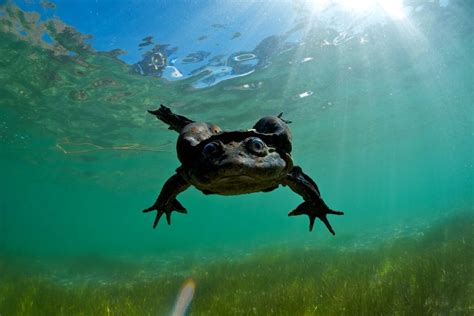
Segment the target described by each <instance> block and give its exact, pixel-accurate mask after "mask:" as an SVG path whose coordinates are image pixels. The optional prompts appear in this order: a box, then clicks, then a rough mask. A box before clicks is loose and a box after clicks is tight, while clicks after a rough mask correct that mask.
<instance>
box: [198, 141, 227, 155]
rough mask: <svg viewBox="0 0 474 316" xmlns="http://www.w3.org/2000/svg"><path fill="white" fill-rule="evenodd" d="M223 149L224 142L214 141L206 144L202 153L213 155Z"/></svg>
mask: <svg viewBox="0 0 474 316" xmlns="http://www.w3.org/2000/svg"><path fill="white" fill-rule="evenodd" d="M221 151H222V143H221V142H217V141H214V142H210V143H209V144H206V146H204V148H203V149H202V154H203V155H204V157H211V156H215V155H217V154H219V153H220V152H221Z"/></svg>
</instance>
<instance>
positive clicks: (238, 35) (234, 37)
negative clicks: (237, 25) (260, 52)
mask: <svg viewBox="0 0 474 316" xmlns="http://www.w3.org/2000/svg"><path fill="white" fill-rule="evenodd" d="M241 36H242V33H240V32H235V33H234V35H232V38H231V40H233V39H236V38H239V37H241Z"/></svg>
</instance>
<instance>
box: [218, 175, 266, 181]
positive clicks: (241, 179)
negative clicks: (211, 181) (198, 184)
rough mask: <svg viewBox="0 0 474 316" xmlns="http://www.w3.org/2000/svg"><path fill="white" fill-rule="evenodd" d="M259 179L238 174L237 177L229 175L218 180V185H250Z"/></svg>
mask: <svg viewBox="0 0 474 316" xmlns="http://www.w3.org/2000/svg"><path fill="white" fill-rule="evenodd" d="M256 179H257V178H255V177H252V176H250V175H245V174H236V175H228V176H222V177H220V178H219V179H218V180H216V182H217V183H230V182H233V183H239V182H240V183H242V182H243V183H248V182H254V181H255V180H256Z"/></svg>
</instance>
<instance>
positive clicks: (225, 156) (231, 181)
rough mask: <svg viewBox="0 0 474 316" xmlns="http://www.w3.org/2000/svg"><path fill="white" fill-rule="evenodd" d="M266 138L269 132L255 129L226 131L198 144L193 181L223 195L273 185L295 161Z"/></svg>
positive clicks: (191, 175)
mask: <svg viewBox="0 0 474 316" xmlns="http://www.w3.org/2000/svg"><path fill="white" fill-rule="evenodd" d="M259 136H261V137H259ZM267 138H268V137H267ZM264 139H265V135H263V134H261V135H259V133H256V132H255V131H240V132H239V131H237V132H224V133H221V134H220V135H217V136H215V137H211V138H209V139H208V140H206V141H204V142H203V143H202V144H200V145H199V146H196V150H197V152H196V154H195V155H194V156H195V158H197V159H196V160H195V163H193V164H192V166H189V167H188V168H187V174H188V176H189V178H190V179H189V180H190V182H191V183H192V184H193V185H195V186H196V187H197V188H199V189H202V190H204V191H209V192H219V193H220V194H239V193H248V192H255V191H261V190H264V189H265V188H268V187H271V186H272V185H273V184H274V183H277V182H278V181H277V180H278V179H281V178H282V177H283V176H285V175H286V173H287V172H288V170H290V169H291V168H292V167H293V164H292V160H291V158H290V155H289V154H287V153H281V152H279V150H277V148H275V147H273V146H272V145H271V144H269V143H267V142H265V141H264Z"/></svg>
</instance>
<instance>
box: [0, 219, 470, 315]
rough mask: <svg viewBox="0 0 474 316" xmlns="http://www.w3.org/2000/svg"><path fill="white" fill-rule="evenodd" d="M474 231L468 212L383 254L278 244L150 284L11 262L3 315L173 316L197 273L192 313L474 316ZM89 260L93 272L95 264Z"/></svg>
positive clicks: (130, 274)
mask: <svg viewBox="0 0 474 316" xmlns="http://www.w3.org/2000/svg"><path fill="white" fill-rule="evenodd" d="M473 226H474V218H473V216H472V215H471V214H468V213H466V214H464V215H457V216H456V217H455V218H453V219H450V220H447V221H444V222H440V223H439V224H438V225H437V226H435V227H432V228H430V229H428V230H426V231H424V232H422V233H420V234H418V235H417V236H411V237H401V238H398V239H395V240H391V241H387V242H384V243H382V244H380V245H378V246H375V247H367V248H361V249H354V248H352V247H348V248H344V247H336V248H330V247H324V248H320V247H316V246H312V247H306V248H304V249H303V248H300V249H295V248H294V247H291V248H289V247H278V248H269V249H266V250H261V251H258V252H256V253H255V254H253V255H252V256H250V257H248V258H245V259H240V260H239V259H238V258H234V259H232V260H230V259H229V260H225V261H222V260H221V261H216V262H212V263H196V262H194V261H192V260H191V259H189V260H188V259H186V260H185V262H187V263H186V264H184V265H183V268H185V267H187V268H188V269H190V270H189V271H191V272H186V271H181V272H182V273H177V272H179V271H176V270H172V269H170V271H163V272H164V273H163V274H160V275H159V276H151V275H150V276H149V277H148V278H147V277H146V275H145V276H144V275H143V273H144V272H143V266H141V265H140V264H138V263H135V264H129V265H126V264H120V263H114V262H113V261H108V262H107V261H104V263H103V264H104V265H105V266H107V267H109V269H108V270H109V273H110V274H109V278H108V279H102V280H101V279H100V278H99V279H89V280H88V279H87V278H77V281H75V282H68V283H60V282H58V281H57V280H51V279H48V278H45V277H44V276H41V273H36V272H35V271H31V270H30V271H28V270H27V269H26V265H24V264H23V265H21V264H18V263H17V262H15V261H13V259H12V258H8V257H3V258H2V259H1V261H0V269H1V271H0V272H1V277H0V280H1V282H0V313H1V314H2V315H71V314H83V315H167V314H169V313H170V312H171V310H172V307H173V302H174V300H175V298H176V296H177V294H178V292H179V288H180V286H181V285H182V283H183V281H184V280H185V279H186V276H185V275H188V276H191V277H192V278H193V280H194V281H195V282H196V292H195V295H194V300H193V302H192V305H191V309H190V311H189V312H190V315H249V314H257V315H260V314H264V315H266V314H275V315H367V314H374V315H375V314H377V315H380V314H407V315H426V314H443V315H445V314H450V313H454V314H458V315H460V314H465V315H468V314H472V313H473V311H474V306H473V305H472V302H473V298H474V280H473V275H474V267H473V264H472V262H473V254H474V251H473V246H472V245H473V241H474V229H473ZM84 260H85V261H84V262H87V263H86V265H85V267H84V269H89V270H91V271H93V270H94V264H93V263H92V260H90V259H84ZM94 260H95V261H96V262H98V260H97V259H94ZM98 265H100V264H99V263H98ZM157 268H158V267H157ZM101 269H102V268H101ZM79 272H80V271H78V270H77V269H76V270H74V269H72V270H69V273H70V274H71V275H72V276H73V275H74V273H76V274H77V273H79ZM84 272H86V271H82V272H81V273H84ZM107 280H108V281H107Z"/></svg>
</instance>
